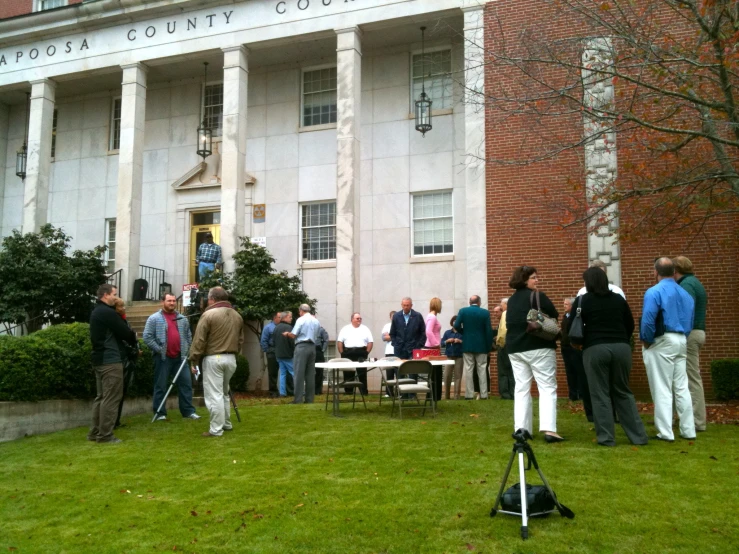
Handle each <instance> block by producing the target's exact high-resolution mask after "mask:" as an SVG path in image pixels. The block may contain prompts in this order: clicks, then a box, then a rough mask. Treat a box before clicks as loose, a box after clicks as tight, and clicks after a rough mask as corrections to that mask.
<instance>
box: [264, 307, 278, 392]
mask: <svg viewBox="0 0 739 554" xmlns="http://www.w3.org/2000/svg"><path fill="white" fill-rule="evenodd" d="M280 317H281V316H280V312H276V313H275V314H274V315H273V316H272V321H270V322H269V323H267V325H265V326H264V329H262V336H261V337H260V338H259V346H261V347H262V352H264V353H265V354H266V355H267V375H268V376H269V397H270V398H277V397H278V396H280V393H279V390H278V388H277V377H278V376H279V374H280V366H279V364H278V363H277V357H276V356H275V341H274V337H273V336H272V334H273V333H274V332H275V327H276V326H277V324H278V323H279V322H280Z"/></svg>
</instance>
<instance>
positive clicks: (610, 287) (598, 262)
mask: <svg viewBox="0 0 739 554" xmlns="http://www.w3.org/2000/svg"><path fill="white" fill-rule="evenodd" d="M590 267H599V268H601V269H602V270H603V271H605V272H606V274H608V270H607V266H606V264H605V262H603V261H601V260H595V261H594V262H592V263H591V264H590ZM608 290H610V291H611V292H615V293H616V294H620V295H621V297H622V298H623V299H624V300H626V295H625V294H624V291H622V290H621V288H620V287H618V286H616V285H614V284H613V283H608ZM586 292H588V291H587V289H586V288H585V287H583V288H581V289H580V290H579V291H577V295H578V296H582V295H583V294H585V293H586Z"/></svg>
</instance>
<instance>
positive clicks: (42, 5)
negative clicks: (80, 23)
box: [0, 0, 82, 19]
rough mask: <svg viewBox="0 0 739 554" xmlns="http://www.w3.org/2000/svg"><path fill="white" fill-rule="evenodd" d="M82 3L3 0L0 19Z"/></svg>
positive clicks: (79, 0)
mask: <svg viewBox="0 0 739 554" xmlns="http://www.w3.org/2000/svg"><path fill="white" fill-rule="evenodd" d="M81 3H82V0H3V1H2V2H0V19H6V18H8V17H15V16H17V15H25V14H27V13H31V12H35V11H36V12H38V11H44V10H50V9H56V8H63V7H66V6H71V5H72V4H81Z"/></svg>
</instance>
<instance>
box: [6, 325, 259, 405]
mask: <svg viewBox="0 0 739 554" xmlns="http://www.w3.org/2000/svg"><path fill="white" fill-rule="evenodd" d="M139 346H140V347H141V351H142V352H141V356H140V357H139V359H138V360H137V361H136V370H135V371H134V378H133V383H132V384H131V386H130V387H129V389H128V392H127V396H129V397H135V396H151V395H152V391H153V386H154V358H153V356H152V352H151V350H149V348H148V347H147V346H146V345H145V344H144V342H143V341H139ZM91 353H92V344H91V343H90V326H89V325H88V324H87V323H71V324H62V325H53V326H51V327H48V328H46V329H42V330H41V331H38V332H36V333H33V334H32V335H29V336H25V337H13V336H6V335H0V401H14V402H36V401H39V400H50V399H57V398H59V399H71V398H77V399H89V398H94V397H95V374H94V372H93V369H92V364H91V363H90V354H91ZM248 381H249V362H248V361H247V360H246V358H245V357H244V356H242V355H241V354H239V355H237V357H236V372H235V373H234V376H233V378H232V379H231V387H232V388H233V390H235V391H238V392H246V390H247V389H246V386H247V383H248Z"/></svg>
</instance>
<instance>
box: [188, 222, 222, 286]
mask: <svg viewBox="0 0 739 554" xmlns="http://www.w3.org/2000/svg"><path fill="white" fill-rule="evenodd" d="M208 233H212V234H213V242H215V243H216V244H220V243H221V212H198V213H194V214H192V218H191V224H190V282H191V283H197V282H198V281H199V279H200V276H199V275H198V265H197V263H195V257H196V256H197V253H198V246H200V245H201V244H203V243H204V242H205V235H207V234H208Z"/></svg>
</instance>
